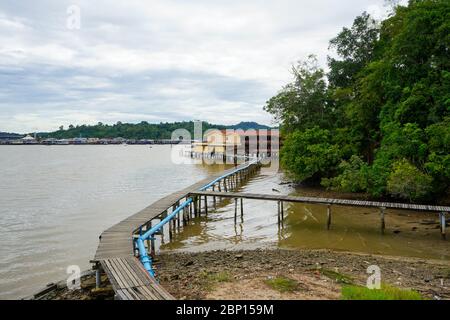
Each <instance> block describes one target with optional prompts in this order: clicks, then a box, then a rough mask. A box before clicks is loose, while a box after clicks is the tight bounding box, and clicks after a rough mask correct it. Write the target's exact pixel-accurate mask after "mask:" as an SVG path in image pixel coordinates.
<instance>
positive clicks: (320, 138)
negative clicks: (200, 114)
mask: <svg viewBox="0 0 450 320" xmlns="http://www.w3.org/2000/svg"><path fill="white" fill-rule="evenodd" d="M330 49H331V50H332V54H330V57H329V59H328V67H329V72H325V71H324V69H322V68H321V67H320V66H319V65H318V63H317V60H316V59H315V57H314V56H310V57H309V58H308V59H307V60H306V61H304V62H300V63H299V64H298V65H296V66H294V67H293V76H294V80H293V82H292V83H289V84H287V85H286V86H285V87H284V88H282V90H281V91H280V92H279V93H278V94H277V95H276V96H274V97H273V98H271V99H270V100H269V101H268V102H267V104H266V106H265V110H266V111H268V112H270V113H271V114H273V115H274V117H275V118H276V119H277V120H278V122H280V124H281V129H282V132H283V133H284V136H285V138H286V140H285V142H284V149H283V150H282V159H281V162H282V166H283V167H284V168H285V170H286V171H287V172H288V173H289V174H290V175H291V176H292V177H293V178H294V179H295V180H297V181H302V182H304V183H311V184H322V185H323V186H325V187H327V188H330V189H334V190H341V191H348V192H365V193H367V194H368V195H370V196H371V197H386V196H389V197H395V198H399V199H403V200H407V201H438V200H439V199H442V197H445V196H447V197H448V193H449V181H450V155H449V151H450V117H449V116H450V114H449V111H450V1H448V0H414V1H410V2H409V5H408V6H397V7H396V8H393V11H392V14H391V15H390V16H389V17H388V18H387V19H386V20H384V21H375V20H374V19H373V18H372V17H371V16H369V15H368V14H366V13H363V14H362V15H361V16H359V17H357V18H356V19H355V21H354V23H353V25H352V26H351V27H346V28H343V30H342V31H341V32H340V33H339V34H338V35H337V36H336V37H335V38H334V39H332V40H331V41H330Z"/></svg>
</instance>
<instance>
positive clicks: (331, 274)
mask: <svg viewBox="0 0 450 320" xmlns="http://www.w3.org/2000/svg"><path fill="white" fill-rule="evenodd" d="M318 271H319V272H320V273H321V274H323V275H324V276H325V277H327V278H330V279H331V280H334V281H336V282H337V283H343V284H353V278H352V277H350V276H349V275H346V274H343V273H340V272H337V271H333V270H330V269H318Z"/></svg>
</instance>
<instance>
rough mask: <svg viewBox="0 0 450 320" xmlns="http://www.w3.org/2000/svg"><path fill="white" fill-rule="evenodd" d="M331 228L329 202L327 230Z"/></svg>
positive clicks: (328, 207)
mask: <svg viewBox="0 0 450 320" xmlns="http://www.w3.org/2000/svg"><path fill="white" fill-rule="evenodd" d="M330 228H331V204H329V205H327V230H330Z"/></svg>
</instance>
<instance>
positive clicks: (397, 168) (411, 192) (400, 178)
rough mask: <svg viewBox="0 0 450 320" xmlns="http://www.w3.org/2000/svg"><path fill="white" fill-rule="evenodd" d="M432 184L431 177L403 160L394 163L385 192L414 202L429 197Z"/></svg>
mask: <svg viewBox="0 0 450 320" xmlns="http://www.w3.org/2000/svg"><path fill="white" fill-rule="evenodd" d="M432 183H433V178H432V177H430V176H429V175H427V174H425V173H423V172H421V171H420V170H419V169H418V168H417V167H416V166H414V165H413V164H411V163H409V162H408V161H407V160H405V159H403V160H400V161H397V162H395V163H394V165H393V170H392V172H391V174H390V175H389V178H388V181H387V190H388V192H389V194H391V195H392V196H394V197H398V198H401V199H406V200H409V201H416V200H422V199H426V198H427V197H428V196H429V194H430V192H431V191H432Z"/></svg>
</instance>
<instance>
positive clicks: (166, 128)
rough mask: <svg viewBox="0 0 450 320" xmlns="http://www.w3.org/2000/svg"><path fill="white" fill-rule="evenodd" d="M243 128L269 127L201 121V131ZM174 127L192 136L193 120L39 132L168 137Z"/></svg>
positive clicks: (60, 135) (69, 135)
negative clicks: (227, 124) (184, 130)
mask: <svg viewBox="0 0 450 320" xmlns="http://www.w3.org/2000/svg"><path fill="white" fill-rule="evenodd" d="M227 128H230V129H243V130H248V129H250V128H253V129H267V128H269V127H267V126H264V125H260V124H258V123H256V122H241V123H239V124H237V125H232V126H224V125H215V124H210V123H208V122H203V123H202V129H203V132H205V131H206V130H208V129H219V130H221V129H227ZM176 129H186V130H188V131H189V132H190V133H191V136H192V137H194V122H193V121H184V122H173V123H167V122H166V123H148V122H145V121H143V122H141V123H138V124H133V123H121V122H117V123H116V124H114V125H108V124H103V123H98V124H97V125H92V126H88V125H81V126H73V125H71V126H69V128H67V129H64V127H61V128H60V130H58V131H55V132H51V133H46V134H40V136H41V137H52V138H57V139H69V138H76V137H89V138H114V137H122V138H125V139H170V138H171V135H172V132H173V131H174V130H176Z"/></svg>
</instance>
